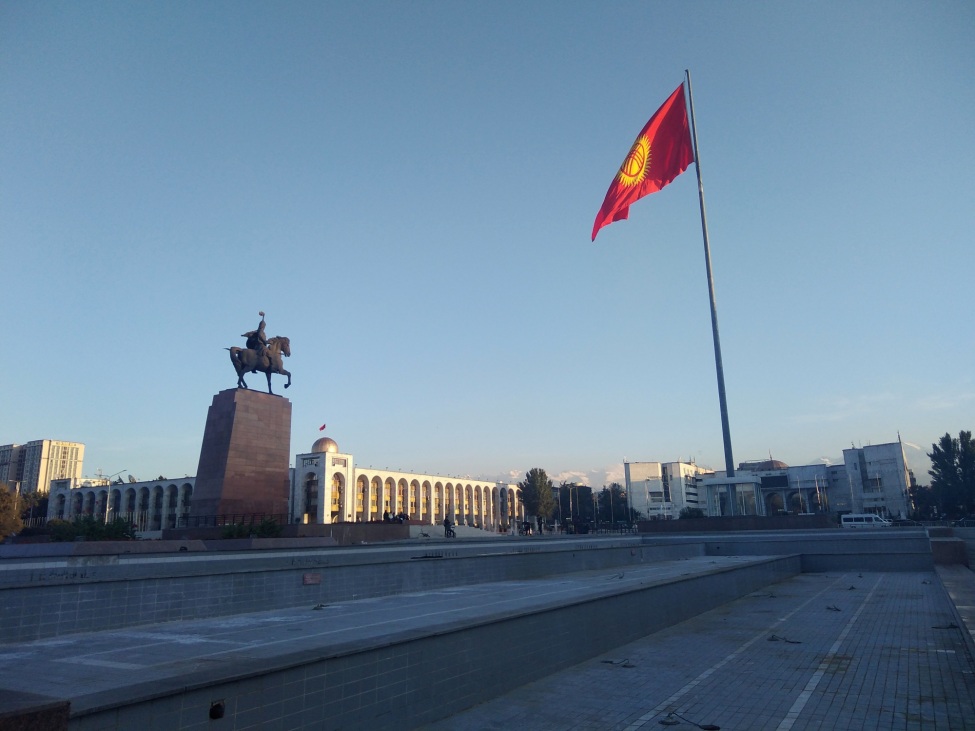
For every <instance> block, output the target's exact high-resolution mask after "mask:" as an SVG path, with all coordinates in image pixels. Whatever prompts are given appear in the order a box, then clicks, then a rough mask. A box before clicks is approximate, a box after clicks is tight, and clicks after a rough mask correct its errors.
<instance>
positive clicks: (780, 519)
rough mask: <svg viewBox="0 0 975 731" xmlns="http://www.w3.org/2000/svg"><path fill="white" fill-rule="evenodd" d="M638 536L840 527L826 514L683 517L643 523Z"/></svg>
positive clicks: (640, 522)
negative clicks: (645, 534) (646, 534)
mask: <svg viewBox="0 0 975 731" xmlns="http://www.w3.org/2000/svg"><path fill="white" fill-rule="evenodd" d="M636 526H637V532H638V533H716V532H732V531H748V530H807V529H813V528H836V527H837V526H836V519H835V518H834V517H833V516H831V515H827V514H824V513H817V514H816V515H734V516H729V515H722V516H716V517H714V518H681V519H680V520H640V521H637V524H636Z"/></svg>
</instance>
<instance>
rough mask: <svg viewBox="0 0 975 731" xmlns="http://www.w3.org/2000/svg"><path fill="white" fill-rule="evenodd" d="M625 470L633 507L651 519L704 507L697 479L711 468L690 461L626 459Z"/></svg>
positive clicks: (673, 515)
mask: <svg viewBox="0 0 975 731" xmlns="http://www.w3.org/2000/svg"><path fill="white" fill-rule="evenodd" d="M623 473H624V477H625V479H626V494H627V498H628V499H629V501H630V507H631V508H632V509H634V510H637V511H638V512H640V513H641V514H642V515H643V516H644V518H647V519H650V520H670V519H674V518H677V517H678V516H679V515H680V511H681V510H683V509H684V508H697V507H700V508H702V509H703V508H704V507H705V506H704V503H703V500H701V501H700V503H699V497H698V480H697V478H698V476H699V475H710V474H712V471H711V470H709V469H705V468H703V467H698V466H697V465H696V464H692V463H688V462H663V463H661V462H625V463H624V464H623Z"/></svg>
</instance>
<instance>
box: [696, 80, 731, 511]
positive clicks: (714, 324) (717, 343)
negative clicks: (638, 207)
mask: <svg viewBox="0 0 975 731" xmlns="http://www.w3.org/2000/svg"><path fill="white" fill-rule="evenodd" d="M684 74H685V75H686V77H687V98H688V100H689V101H690V105H691V139H692V140H693V142H694V162H695V163H697V164H696V165H695V166H694V167H695V168H697V194H698V198H699V199H700V201H701V230H702V231H703V233H704V264H705V266H706V267H707V271H708V294H709V295H710V297H711V334H712V336H713V338H714V367H715V370H716V371H717V373H718V401H719V403H720V404H721V433H722V435H723V436H724V466H725V474H726V475H727V476H728V477H734V476H735V460H734V457H733V456H732V454H731V429H730V427H729V426H728V401H727V399H726V398H725V391H724V368H723V366H722V365H721V340H720V338H719V337H718V308H717V305H716V304H715V299H714V277H713V276H712V274H711V245H710V243H708V219H707V215H706V213H705V211H704V183H703V182H702V180H701V155H700V153H699V152H698V149H697V125H696V124H695V122H694V94H693V93H692V92H691V72H690V71H689V70H686V69H685V70H684ZM728 506H729V511H730V513H731V515H734V514H735V513H736V512H737V511H736V508H737V495H736V494H735V487H734V485H733V484H731V483H729V485H728Z"/></svg>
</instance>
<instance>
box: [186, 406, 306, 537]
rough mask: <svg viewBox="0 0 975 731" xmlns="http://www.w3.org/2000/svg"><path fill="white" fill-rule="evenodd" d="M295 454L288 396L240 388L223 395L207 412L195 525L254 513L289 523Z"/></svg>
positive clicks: (192, 518) (195, 494) (195, 492)
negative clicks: (290, 472)
mask: <svg viewBox="0 0 975 731" xmlns="http://www.w3.org/2000/svg"><path fill="white" fill-rule="evenodd" d="M290 452H291V402H290V401H288V399H286V398H283V397H281V396H272V395H271V394H268V393H261V392H259V391H250V390H246V389H238V388H234V389H227V390H226V391H221V392H220V393H218V394H217V395H216V396H214V397H213V403H212V404H210V410H209V411H208V412H207V424H206V430H205V431H204V433H203V446H202V447H201V449H200V464H199V467H198V468H197V471H196V486H195V487H194V490H193V501H192V507H191V512H190V522H191V524H193V523H195V522H197V519H201V518H209V517H212V516H228V517H229V516H231V515H238V516H240V515H253V514H254V513H259V514H264V515H268V516H271V515H273V516H277V520H278V522H279V523H286V522H287V515H288V497H289V492H290V490H289V480H288V463H289V461H290V456H291V454H290ZM259 519H260V518H259V516H258V520H259Z"/></svg>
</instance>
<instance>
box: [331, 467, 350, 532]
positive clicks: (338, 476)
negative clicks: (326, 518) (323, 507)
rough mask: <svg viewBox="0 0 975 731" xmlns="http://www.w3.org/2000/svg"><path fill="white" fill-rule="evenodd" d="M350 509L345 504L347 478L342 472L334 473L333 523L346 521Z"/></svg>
mask: <svg viewBox="0 0 975 731" xmlns="http://www.w3.org/2000/svg"><path fill="white" fill-rule="evenodd" d="M347 510H348V507H347V505H346V502H345V477H344V476H343V475H342V473H340V472H333V473H332V522H333V523H338V522H340V521H343V520H345V515H346V511H347Z"/></svg>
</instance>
